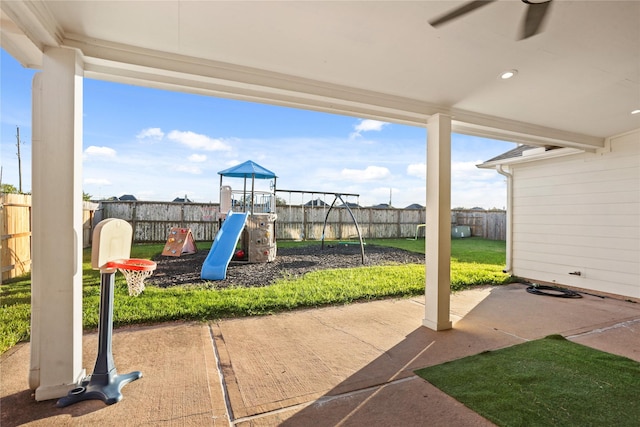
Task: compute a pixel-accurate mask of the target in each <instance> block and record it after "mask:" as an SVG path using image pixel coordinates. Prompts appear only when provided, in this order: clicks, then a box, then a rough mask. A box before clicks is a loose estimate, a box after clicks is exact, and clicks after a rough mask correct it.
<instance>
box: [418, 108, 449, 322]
mask: <svg viewBox="0 0 640 427" xmlns="http://www.w3.org/2000/svg"><path fill="white" fill-rule="evenodd" d="M425 239H426V243H425V249H426V269H427V274H426V286H425V313H424V320H423V321H422V324H423V325H424V326H426V327H428V328H430V329H433V330H435V331H441V330H445V329H451V320H450V317H449V306H450V300H449V298H450V295H451V117H449V116H445V115H442V114H436V115H434V116H431V117H430V118H429V120H428V121H427V222H426V227H425Z"/></svg>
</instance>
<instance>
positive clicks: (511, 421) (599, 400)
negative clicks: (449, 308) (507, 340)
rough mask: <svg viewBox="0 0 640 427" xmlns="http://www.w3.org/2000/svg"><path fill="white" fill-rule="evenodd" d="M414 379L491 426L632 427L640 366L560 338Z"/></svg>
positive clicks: (638, 421)
mask: <svg viewBox="0 0 640 427" xmlns="http://www.w3.org/2000/svg"><path fill="white" fill-rule="evenodd" d="M416 374H417V375H419V376H420V377H422V378H424V379H425V380H427V381H429V382H430V383H432V384H433V385H435V386H436V387H438V388H439V389H440V390H442V391H444V392H445V393H447V394H449V395H450V396H452V397H454V398H455V399H457V400H458V401H460V402H462V403H463V404H464V405H465V406H467V407H469V408H471V409H472V410H474V411H475V412H477V413H479V414H481V415H482V416H484V417H485V418H487V419H489V420H491V421H492V422H494V423H495V424H497V425H499V426H617V427H620V426H635V427H637V426H640V363H638V362H636V361H634V360H631V359H627V358H625V357H621V356H616V355H613V354H609V353H605V352H602V351H599V350H594V349H592V348H589V347H586V346H583V345H580V344H576V343H574V342H571V341H568V340H566V339H564V338H563V337H562V336H560V335H551V336H548V337H546V338H543V339H540V340H536V341H529V342H526V343H523V344H519V345H515V346H513V347H509V348H504V349H500V350H495V351H488V352H484V353H480V354H477V355H475V356H469V357H465V358H463V359H459V360H454V361H451V362H447V363H444V364H442V365H437V366H431V367H428V368H424V369H420V370H417V371H416Z"/></svg>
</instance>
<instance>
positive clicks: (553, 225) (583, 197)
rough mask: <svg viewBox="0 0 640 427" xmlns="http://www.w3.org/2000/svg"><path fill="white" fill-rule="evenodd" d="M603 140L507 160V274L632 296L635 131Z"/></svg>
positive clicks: (638, 210)
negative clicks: (580, 149) (589, 148)
mask: <svg viewBox="0 0 640 427" xmlns="http://www.w3.org/2000/svg"><path fill="white" fill-rule="evenodd" d="M608 144H609V145H608V148H607V149H604V150H600V151H599V152H597V153H581V154H574V155H571V156H566V157H556V158H552V159H546V160H545V159H541V160H539V161H535V162H529V163H522V164H514V165H512V174H513V263H512V269H513V274H514V275H516V276H519V277H523V278H527V279H530V280H532V281H540V282H551V283H556V284H558V285H566V286H574V287H579V288H584V289H589V290H594V291H600V292H607V293H613V294H618V295H624V296H630V297H634V298H640V130H637V131H635V132H631V133H628V134H625V135H622V136H618V137H613V138H610V139H609V141H608ZM609 148H610V149H609ZM572 272H580V275H572V274H569V273H572Z"/></svg>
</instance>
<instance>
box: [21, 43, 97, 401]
mask: <svg viewBox="0 0 640 427" xmlns="http://www.w3.org/2000/svg"><path fill="white" fill-rule="evenodd" d="M42 69H43V71H42V73H39V74H37V75H36V76H35V77H34V81H33V118H32V121H33V148H32V175H33V176H32V187H33V197H32V203H33V207H32V259H33V265H32V272H31V287H32V296H31V307H32V319H31V352H32V354H31V368H30V372H29V385H30V387H31V388H34V389H35V397H36V400H47V399H54V398H58V397H62V396H65V395H66V394H67V392H68V391H69V390H70V389H72V388H74V387H75V386H76V383H77V382H78V381H79V380H81V379H82V378H83V377H84V376H85V371H84V369H83V368H82V83H83V81H82V79H83V77H82V75H83V69H82V62H81V58H80V55H79V54H78V53H77V52H76V51H75V50H70V49H62V48H47V49H46V50H45V52H44V59H43V68H42Z"/></svg>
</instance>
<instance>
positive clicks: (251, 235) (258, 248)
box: [245, 214, 276, 262]
mask: <svg viewBox="0 0 640 427" xmlns="http://www.w3.org/2000/svg"><path fill="white" fill-rule="evenodd" d="M275 220H276V215H275V214H255V215H252V216H250V217H249V218H248V219H247V224H246V225H245V230H246V233H245V238H246V239H248V240H249V244H248V245H246V247H248V248H249V254H248V255H249V262H271V261H273V260H274V259H275V258H276V236H275V229H274V227H275V226H274V222H275Z"/></svg>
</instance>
